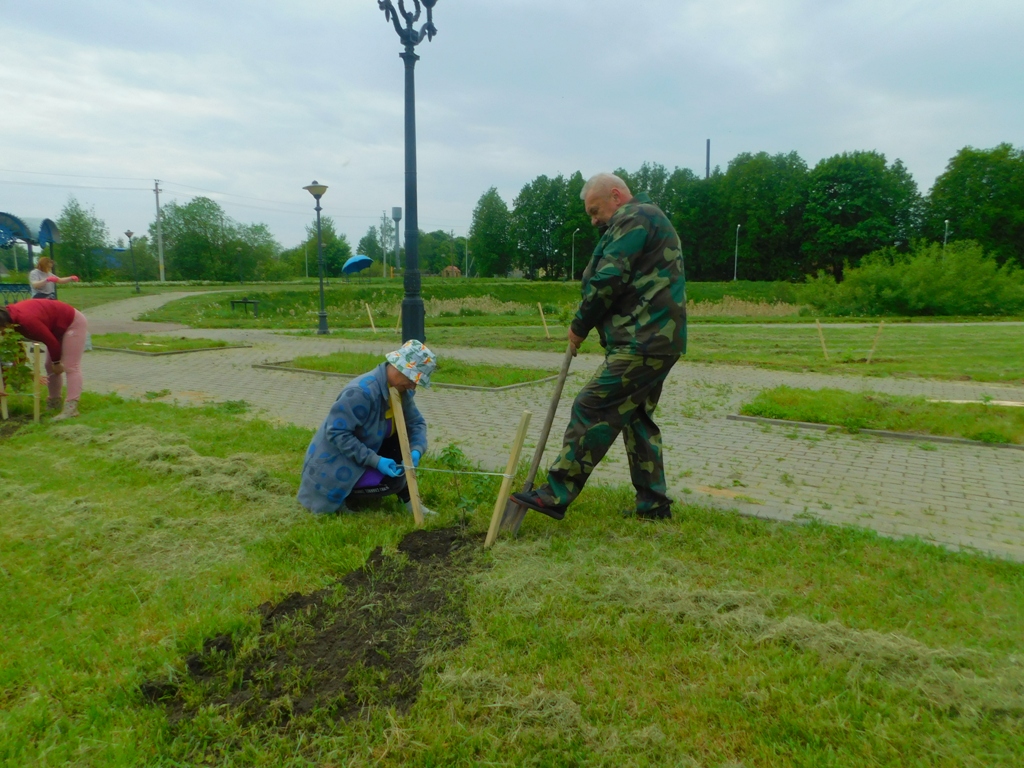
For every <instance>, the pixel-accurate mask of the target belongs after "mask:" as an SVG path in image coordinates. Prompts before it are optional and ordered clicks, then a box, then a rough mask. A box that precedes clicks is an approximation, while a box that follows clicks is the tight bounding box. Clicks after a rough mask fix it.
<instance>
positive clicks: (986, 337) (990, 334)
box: [332, 322, 1024, 382]
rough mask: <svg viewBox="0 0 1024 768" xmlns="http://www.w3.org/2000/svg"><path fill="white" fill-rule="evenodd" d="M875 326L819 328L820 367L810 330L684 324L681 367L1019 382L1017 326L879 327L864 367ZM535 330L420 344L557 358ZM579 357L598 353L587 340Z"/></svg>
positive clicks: (344, 334) (560, 337) (559, 331)
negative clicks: (686, 340)
mask: <svg viewBox="0 0 1024 768" xmlns="http://www.w3.org/2000/svg"><path fill="white" fill-rule="evenodd" d="M877 330H878V327H877V325H876V326H865V327H855V326H826V327H825V328H824V334H825V342H826V344H827V346H828V350H829V360H828V361H827V362H826V360H825V357H824V355H823V353H822V351H821V343H820V341H819V340H818V332H817V330H816V329H815V327H814V326H813V325H812V326H809V327H808V326H799V327H793V326H786V325H769V326H762V325H744V326H729V325H702V324H696V323H693V324H690V326H689V345H688V349H687V353H686V356H685V357H684V358H683V359H684V360H685V361H688V362H695V363H729V364H735V365H753V366H758V367H761V368H771V369H775V370H783V371H820V372H822V373H847V374H856V375H861V376H924V377H929V378H937V379H962V380H967V379H973V380H975V381H1007V382H1024V326H1017V325H994V324H990V323H976V324H971V325H963V326H950V325H944V326H936V325H928V324H923V323H906V324H904V323H900V324H895V323H894V324H891V325H890V324H888V323H887V324H886V325H885V329H884V331H883V332H882V336H881V338H880V340H879V343H878V348H877V350H876V351H875V355H874V358H873V360H872V362H871V363H870V364H868V363H867V355H868V353H869V352H870V350H871V345H872V343H873V341H874V338H875V334H876V333H877ZM550 331H551V336H552V338H551V339H550V340H549V339H547V338H545V336H544V330H543V329H542V328H535V327H517V328H437V327H431V326H430V324H429V322H428V324H427V344H432V345H434V346H436V347H438V348H444V347H494V348H499V349H525V350H543V351H556V352H562V351H564V349H565V343H566V341H565V331H566V329H565V326H561V325H559V326H555V325H552V326H551V328H550ZM332 335H333V336H336V337H341V338H352V339H362V340H369V339H371V338H373V335H372V334H370V333H368V332H363V331H356V330H338V331H332ZM582 351H583V352H593V353H598V354H600V353H601V352H602V350H601V347H600V345H599V343H598V339H597V334H596V333H591V335H590V336H589V337H588V338H587V340H586V342H584V345H583V347H582Z"/></svg>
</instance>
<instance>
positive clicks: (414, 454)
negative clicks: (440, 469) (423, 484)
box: [412, 451, 423, 467]
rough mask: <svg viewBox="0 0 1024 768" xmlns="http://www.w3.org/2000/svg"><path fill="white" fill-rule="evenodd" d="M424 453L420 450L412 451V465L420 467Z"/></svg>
mask: <svg viewBox="0 0 1024 768" xmlns="http://www.w3.org/2000/svg"><path fill="white" fill-rule="evenodd" d="M422 455H423V454H421V453H420V452H419V451H413V452H412V465H413V466H414V467H418V466H419V465H420V456H422Z"/></svg>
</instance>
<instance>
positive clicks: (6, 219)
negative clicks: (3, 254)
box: [0, 211, 60, 248]
mask: <svg viewBox="0 0 1024 768" xmlns="http://www.w3.org/2000/svg"><path fill="white" fill-rule="evenodd" d="M15 240H22V241H24V242H26V243H28V244H29V245H38V246H46V245H49V244H50V243H59V242H60V230H59V229H57V224H56V223H55V222H54V221H53V220H51V219H36V218H29V217H25V216H15V215H14V214H13V213H6V212H4V211H0V248H10V247H11V246H12V245H14V241H15Z"/></svg>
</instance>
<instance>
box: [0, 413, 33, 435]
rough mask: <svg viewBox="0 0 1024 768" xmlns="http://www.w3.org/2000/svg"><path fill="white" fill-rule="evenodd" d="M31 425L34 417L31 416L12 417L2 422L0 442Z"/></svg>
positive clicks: (0, 424)
mask: <svg viewBox="0 0 1024 768" xmlns="http://www.w3.org/2000/svg"><path fill="white" fill-rule="evenodd" d="M31 423H32V417H31V416H29V415H20V416H14V415H12V416H11V417H10V418H9V419H7V420H6V421H3V420H0V440H3V439H5V438H8V437H11V436H13V435H14V434H15V433H16V432H17V431H18V430H19V429H21V428H22V427H23V426H24V425H26V424H31Z"/></svg>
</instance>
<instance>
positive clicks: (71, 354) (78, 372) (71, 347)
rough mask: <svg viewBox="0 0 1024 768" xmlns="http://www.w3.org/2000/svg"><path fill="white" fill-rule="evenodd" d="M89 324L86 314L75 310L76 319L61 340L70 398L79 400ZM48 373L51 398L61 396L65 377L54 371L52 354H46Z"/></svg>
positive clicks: (61, 360) (62, 357)
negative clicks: (83, 354)
mask: <svg viewBox="0 0 1024 768" xmlns="http://www.w3.org/2000/svg"><path fill="white" fill-rule="evenodd" d="M88 329H89V324H88V323H87V322H86V320H85V315H83V314H82V313H81V312H79V311H78V310H77V309H76V310H75V320H74V322H73V323H71V325H69V326H68V329H67V330H66V331H65V332H64V338H63V339H61V341H60V346H61V357H60V362H61V363H62V364H63V365H64V373H65V374H66V375H67V379H68V395H67V399H68V400H76V401H77V400H78V398H80V397H81V396H82V353H83V352H85V334H86V331H87V330H88ZM46 375H47V377H48V378H49V382H48V383H47V385H46V386H47V387H48V388H49V390H50V399H51V400H57V399H59V398H60V391H61V389H62V388H63V386H64V382H63V380H62V378H63V377H61V376H57V375H56V374H54V372H53V361H52V360H50V355H49V353H47V355H46Z"/></svg>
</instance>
